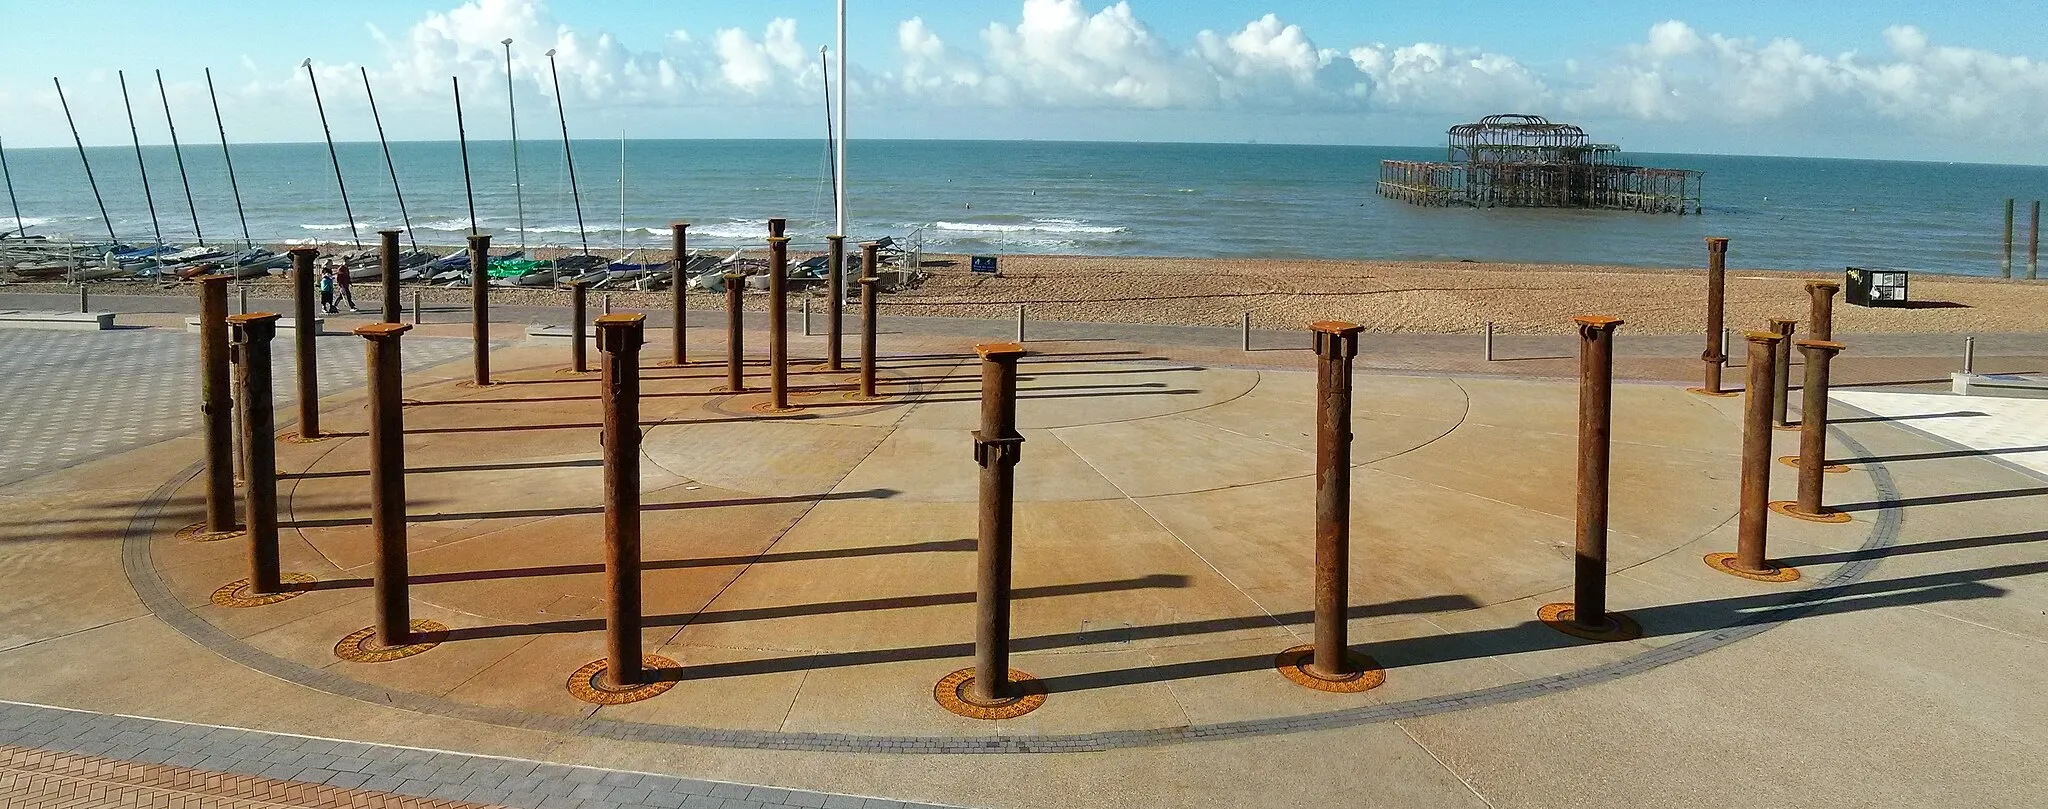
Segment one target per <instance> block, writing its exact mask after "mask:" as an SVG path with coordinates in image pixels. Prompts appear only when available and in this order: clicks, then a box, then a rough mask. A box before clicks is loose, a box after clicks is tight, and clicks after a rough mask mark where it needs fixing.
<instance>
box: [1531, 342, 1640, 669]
mask: <svg viewBox="0 0 2048 809" xmlns="http://www.w3.org/2000/svg"><path fill="white" fill-rule="evenodd" d="M1572 321H1573V322H1575V323H1577V324H1578V327H1579V481H1578V495H1579V512H1578V553H1577V554H1576V555H1575V557H1574V558H1575V560H1576V561H1575V565H1574V567H1573V570H1572V602H1571V603H1569V604H1548V605H1545V606H1543V607H1542V608H1540V609H1538V610H1537V613H1536V614H1537V618H1539V619H1541V620H1542V621H1543V622H1544V623H1545V624H1548V625H1549V626H1551V627H1553V628H1555V629H1557V630H1558V631H1561V632H1564V633H1567V634H1570V635H1574V636H1577V637H1581V638H1586V639H1589V640H1602V641H1614V640H1629V639H1631V638H1639V637H1642V628H1641V627H1640V626H1638V625H1637V624H1636V622H1635V621H1633V620H1631V619H1630V618H1629V617H1628V616H1626V615H1623V614H1621V613H1610V612H1608V611H1607V504H1608V499H1607V492H1608V480H1609V468H1610V466H1609V461H1610V459H1611V457H1612V454H1611V449H1612V442H1611V436H1612V427H1613V403H1614V330H1615V329H1616V328H1619V327H1620V326H1621V320H1620V319H1619V318H1613V317H1606V316H1603V315H1580V316H1578V317H1575V318H1572Z"/></svg>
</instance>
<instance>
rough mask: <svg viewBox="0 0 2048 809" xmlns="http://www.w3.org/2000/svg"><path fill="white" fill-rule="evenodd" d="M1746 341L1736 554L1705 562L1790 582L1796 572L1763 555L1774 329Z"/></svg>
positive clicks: (1750, 575) (1712, 557) (1737, 572)
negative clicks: (1746, 383)
mask: <svg viewBox="0 0 2048 809" xmlns="http://www.w3.org/2000/svg"><path fill="white" fill-rule="evenodd" d="M1748 339H1749V386H1748V390H1747V391H1746V396H1745V397H1744V400H1743V413H1742V415H1743V417H1742V489H1741V504H1740V508H1739V511H1738V514H1737V517H1736V525H1737V533H1736V545H1735V553H1733V554H1727V553H1714V554H1708V555H1707V564H1708V565H1711V566H1713V567H1714V568H1715V569H1717V570H1720V571H1722V572H1724V573H1729V574H1733V575H1736V576H1741V577H1743V578H1749V579H1757V580H1760V581H1794V580H1797V579H1798V578H1799V571H1798V570H1796V569H1793V568H1790V567H1784V566H1780V565H1777V564H1775V563H1773V562H1771V561H1770V560H1769V559H1768V558H1766V556H1765V540H1766V537H1767V533H1768V531H1769V525H1770V522H1769V521H1770V508H1769V505H1770V499H1771V394H1770V390H1771V377H1772V376H1773V375H1774V374H1776V373H1777V364H1778V362H1777V354H1778V352H1777V343H1778V342H1779V341H1781V340H1783V339H1785V338H1783V337H1780V336H1778V335H1777V334H1775V333H1773V332H1762V331H1753V332H1750V333H1749V334H1748Z"/></svg>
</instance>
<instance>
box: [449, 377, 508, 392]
mask: <svg viewBox="0 0 2048 809" xmlns="http://www.w3.org/2000/svg"><path fill="white" fill-rule="evenodd" d="M497 386H498V383H496V382H485V383H483V384H481V385H479V384H477V383H476V380H474V379H465V380H462V381H460V382H457V383H455V387H458V388H471V389H474V390H483V389H486V388H495V387H497Z"/></svg>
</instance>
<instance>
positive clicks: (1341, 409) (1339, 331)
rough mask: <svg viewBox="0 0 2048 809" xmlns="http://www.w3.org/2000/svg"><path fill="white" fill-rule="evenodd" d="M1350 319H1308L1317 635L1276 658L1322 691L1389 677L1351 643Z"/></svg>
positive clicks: (1359, 687) (1353, 347)
mask: <svg viewBox="0 0 2048 809" xmlns="http://www.w3.org/2000/svg"><path fill="white" fill-rule="evenodd" d="M1364 330H1365V329H1364V328H1363V327H1361V326H1357V325H1354V324H1351V323H1342V322H1337V321H1322V322H1318V323H1314V324H1310V326H1309V331H1311V332H1312V333H1313V334H1314V336H1315V351H1316V537H1315V539H1316V567H1315V632H1314V637H1315V642H1314V643H1313V644H1311V645H1309V646H1306V647H1301V646H1297V647H1295V648H1292V649H1289V650H1287V651H1284V652H1281V653H1280V656H1279V657H1278V658H1277V659H1276V661H1275V664H1276V666H1277V667H1278V668H1279V669H1280V673H1281V674H1283V675H1285V676H1286V677H1287V678H1288V679H1289V680H1292V681H1294V682H1296V683H1298V684H1301V685H1304V686H1307V687H1309V688H1314V689H1317V690H1321V691H1338V692H1355V691H1364V690H1366V689H1368V688H1373V687H1375V686H1378V685H1379V684H1381V683H1382V682H1385V681H1386V673H1385V672H1384V671H1383V670H1381V669H1380V668H1379V666H1378V665H1377V664H1375V663H1374V662H1373V661H1372V659H1371V658H1368V657H1365V656H1363V655H1360V654H1357V653H1354V652H1352V651H1351V646H1350V632H1349V630H1350V625H1349V624H1350V619H1351V604H1350V602H1351V366H1352V361H1353V360H1354V359H1355V358H1356V357H1357V356H1358V334H1359V332H1362V331H1364Z"/></svg>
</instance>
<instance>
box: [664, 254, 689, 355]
mask: <svg viewBox="0 0 2048 809" xmlns="http://www.w3.org/2000/svg"><path fill="white" fill-rule="evenodd" d="M668 231H669V242H670V245H669V246H670V251H671V254H672V255H673V258H672V259H671V260H670V263H669V267H668V288H669V297H670V301H669V304H670V307H671V308H672V309H674V310H675V331H674V332H672V333H671V334H670V335H669V343H670V345H669V349H670V354H671V356H670V357H669V362H671V363H674V364H676V365H688V364H690V299H689V295H690V273H689V269H690V266H689V265H690V253H689V248H690V223H688V222H675V223H672V224H670V225H669V226H668Z"/></svg>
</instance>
